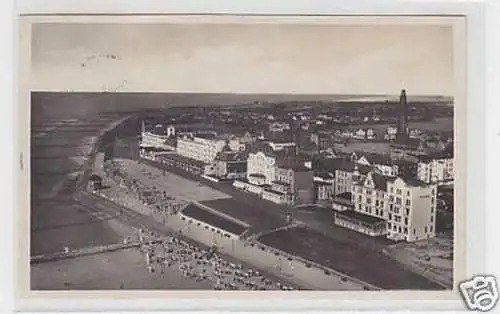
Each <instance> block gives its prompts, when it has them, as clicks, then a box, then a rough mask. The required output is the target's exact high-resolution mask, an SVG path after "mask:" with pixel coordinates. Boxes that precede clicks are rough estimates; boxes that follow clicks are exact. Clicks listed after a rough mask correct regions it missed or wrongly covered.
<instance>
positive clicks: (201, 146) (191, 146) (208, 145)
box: [177, 135, 227, 163]
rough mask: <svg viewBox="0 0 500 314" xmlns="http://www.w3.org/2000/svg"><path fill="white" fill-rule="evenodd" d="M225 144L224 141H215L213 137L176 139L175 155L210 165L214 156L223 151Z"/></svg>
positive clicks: (202, 136)
mask: <svg viewBox="0 0 500 314" xmlns="http://www.w3.org/2000/svg"><path fill="white" fill-rule="evenodd" d="M226 144H227V143H226V141H224V140H220V139H217V138H216V137H215V136H213V135H195V136H188V135H186V136H184V137H182V138H178V139H177V154H179V155H181V156H183V157H187V158H191V159H195V160H198V161H202V162H205V163H212V162H213V161H214V160H215V156H217V154H218V153H219V152H221V151H222V150H223V149H224V147H225V146H226Z"/></svg>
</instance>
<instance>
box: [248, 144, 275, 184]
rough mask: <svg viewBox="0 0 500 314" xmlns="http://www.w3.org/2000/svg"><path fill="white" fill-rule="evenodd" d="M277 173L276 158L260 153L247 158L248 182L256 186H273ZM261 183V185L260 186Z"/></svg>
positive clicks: (251, 154)
mask: <svg viewBox="0 0 500 314" xmlns="http://www.w3.org/2000/svg"><path fill="white" fill-rule="evenodd" d="M275 172H276V157H275V156H274V155H272V154H266V153H264V152H261V151H258V152H254V153H250V154H249V155H248V158H247V180H248V182H250V183H252V184H256V185H263V184H268V185H270V184H272V182H273V180H274V176H275ZM258 183H259V184H258Z"/></svg>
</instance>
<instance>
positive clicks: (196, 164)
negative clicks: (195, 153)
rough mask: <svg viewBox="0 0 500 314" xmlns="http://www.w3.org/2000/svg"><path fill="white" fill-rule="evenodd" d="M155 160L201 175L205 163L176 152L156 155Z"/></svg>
mask: <svg viewBox="0 0 500 314" xmlns="http://www.w3.org/2000/svg"><path fill="white" fill-rule="evenodd" d="M155 160H157V161H159V162H161V163H162V164H165V165H167V166H170V167H176V168H180V169H182V170H184V171H186V172H189V173H192V174H195V175H203V173H204V172H205V167H206V165H207V164H206V163H204V162H203V161H199V160H196V159H193V158H189V157H184V156H181V155H179V154H177V153H163V154H159V155H157V156H156V159H155Z"/></svg>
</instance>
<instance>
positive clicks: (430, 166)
mask: <svg viewBox="0 0 500 314" xmlns="http://www.w3.org/2000/svg"><path fill="white" fill-rule="evenodd" d="M453 173H454V160H453V157H445V158H426V159H425V160H424V159H422V160H420V161H419V163H418V169H417V177H418V179H419V180H421V181H423V182H425V183H437V184H444V183H448V182H450V181H453V177H454V174H453Z"/></svg>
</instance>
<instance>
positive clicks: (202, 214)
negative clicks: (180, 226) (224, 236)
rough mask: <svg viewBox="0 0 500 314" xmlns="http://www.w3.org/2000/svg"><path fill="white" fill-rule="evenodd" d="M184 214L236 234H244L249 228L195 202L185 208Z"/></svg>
mask: <svg viewBox="0 0 500 314" xmlns="http://www.w3.org/2000/svg"><path fill="white" fill-rule="evenodd" d="M182 214H183V215H185V216H188V217H191V218H194V219H196V220H198V221H202V222H204V223H206V224H209V225H211V226H214V227H216V228H219V229H222V230H226V231H227V232H230V233H232V234H236V235H240V234H242V233H243V232H244V231H245V230H246V229H247V227H246V226H244V225H242V224H240V223H237V222H236V221H234V220H230V219H228V218H226V217H223V216H222V215H218V214H216V213H214V212H211V211H209V210H206V209H203V208H201V207H199V206H197V205H195V204H190V205H188V206H187V207H186V208H184V209H183V210H182Z"/></svg>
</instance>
